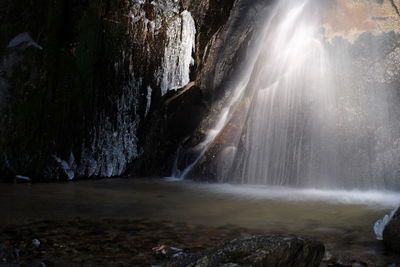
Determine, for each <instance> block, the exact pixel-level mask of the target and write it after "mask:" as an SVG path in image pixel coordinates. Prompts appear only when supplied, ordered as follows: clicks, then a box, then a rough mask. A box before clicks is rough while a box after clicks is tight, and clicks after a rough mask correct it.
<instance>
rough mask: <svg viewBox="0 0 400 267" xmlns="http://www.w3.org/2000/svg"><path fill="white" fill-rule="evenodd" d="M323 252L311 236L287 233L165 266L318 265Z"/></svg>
mask: <svg viewBox="0 0 400 267" xmlns="http://www.w3.org/2000/svg"><path fill="white" fill-rule="evenodd" d="M324 252H325V247H324V245H323V244H322V243H321V242H320V241H316V240H312V239H306V238H301V237H296V236H288V235H272V236H252V237H247V238H238V239H234V240H232V241H230V242H228V243H225V244H223V245H221V246H219V247H216V248H213V249H209V250H206V251H202V252H199V253H197V254H192V255H188V256H183V257H180V258H177V259H176V260H174V261H172V262H170V263H169V264H167V266H168V267H179V266H191V267H207V266H210V267H211V266H213V267H214V266H296V267H301V266H319V264H320V263H321V261H322V258H323V256H324Z"/></svg>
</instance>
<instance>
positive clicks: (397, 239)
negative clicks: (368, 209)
mask: <svg viewBox="0 0 400 267" xmlns="http://www.w3.org/2000/svg"><path fill="white" fill-rule="evenodd" d="M383 243H384V244H385V246H386V247H387V248H389V249H390V250H392V251H394V252H396V253H400V209H399V210H397V212H396V213H395V214H394V215H393V217H392V219H391V220H390V221H389V223H388V224H387V225H386V227H385V229H384V230H383Z"/></svg>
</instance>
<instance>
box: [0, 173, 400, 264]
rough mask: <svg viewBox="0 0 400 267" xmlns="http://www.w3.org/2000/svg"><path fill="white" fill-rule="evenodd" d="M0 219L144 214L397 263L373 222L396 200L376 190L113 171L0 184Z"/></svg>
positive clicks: (399, 199)
mask: <svg viewBox="0 0 400 267" xmlns="http://www.w3.org/2000/svg"><path fill="white" fill-rule="evenodd" d="M0 192H1V193H0V210H1V214H2V216H0V225H2V226H5V225H10V224H11V225H13V224H24V223H29V222H32V221H36V220H42V219H52V220H63V221H65V220H72V219H74V218H76V217H81V218H88V219H92V220H93V219H97V218H98V219H101V218H114V219H120V218H121V219H123V218H128V219H145V220H152V221H157V220H168V221H172V222H185V223H191V224H202V225H207V226H210V227H221V226H224V225H227V224H231V225H234V226H238V227H244V228H246V229H250V230H252V231H254V232H255V233H264V234H273V233H286V234H296V235H303V236H306V237H313V238H318V239H320V240H322V241H323V242H324V243H325V245H326V247H327V250H328V251H330V252H331V253H332V254H333V255H334V256H335V257H340V258H346V259H356V260H360V261H364V262H367V263H369V264H370V265H371V264H376V265H384V264H388V263H395V262H398V263H400V260H399V259H398V258H397V257H396V256H394V255H390V254H387V253H386V252H384V250H383V246H382V243H381V242H380V241H377V240H376V238H375V235H374V233H373V224H374V223H375V221H376V220H378V219H379V218H381V217H382V216H383V215H385V214H387V213H389V212H390V211H391V210H392V209H393V208H395V207H396V206H397V205H398V203H399V202H400V194H398V193H394V192H378V191H368V192H361V191H327V190H326V191H324V190H316V189H307V190H296V189H288V188H270V187H262V186H241V185H223V184H198V183H192V182H186V181H181V182H179V181H176V182H168V181H163V180H159V179H113V180H98V181H82V182H71V183H65V184H34V185H11V184H2V185H0Z"/></svg>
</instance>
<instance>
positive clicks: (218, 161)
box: [180, 0, 400, 189]
mask: <svg viewBox="0 0 400 267" xmlns="http://www.w3.org/2000/svg"><path fill="white" fill-rule="evenodd" d="M330 5H331V6H330V7H329V9H328V10H329V11H328V12H327V15H326V17H324V21H323V28H324V32H323V34H324V41H325V42H324V48H325V49H326V51H327V55H328V56H329V59H331V60H332V63H333V64H335V66H340V68H336V69H335V72H334V73H332V75H333V77H334V80H335V82H336V83H335V85H337V92H336V93H337V95H338V96H340V98H339V97H338V99H337V103H338V112H340V114H342V115H343V116H340V117H339V118H338V122H337V125H338V128H339V130H338V131H337V132H338V133H340V135H338V137H339V138H341V140H343V142H342V144H341V145H340V146H338V151H340V153H341V154H342V155H346V156H345V157H342V159H343V160H348V161H351V162H352V164H347V166H351V168H347V167H343V168H342V169H341V170H340V171H339V172H338V173H339V174H338V175H337V176H338V177H346V178H347V179H346V181H345V182H344V183H346V184H347V185H346V186H348V187H349V188H354V187H356V188H368V187H370V186H371V185H370V184H368V182H366V181H367V179H359V177H373V179H375V181H382V180H384V181H385V184H386V185H387V187H389V188H391V189H398V181H397V180H398V175H399V172H398V170H399V169H400V160H399V158H398V155H400V153H399V151H400V150H399V148H400V147H399V144H400V142H399V140H400V128H399V125H400V121H399V118H400V114H399V109H398V107H397V106H398V103H399V101H400V94H399V90H398V88H400V69H399V66H400V64H399V59H400V26H399V25H400V16H399V15H398V13H397V11H396V10H397V9H396V5H393V4H392V3H391V1H389V0H384V1H375V0H371V1H341V0H337V1H330ZM241 17H242V20H244V21H245V19H244V16H241ZM254 17H256V16H254ZM223 58H228V56H224V57H223ZM209 77H212V78H215V79H217V77H218V75H209ZM221 91H223V92H225V93H226V92H229V89H226V88H224V89H223V90H221ZM228 97H229V96H228ZM354 99H357V101H355V102H356V103H354V101H353V102H352V100H354ZM249 106H250V108H251V99H249V98H246V97H244V98H243V100H242V102H241V103H240V104H239V105H237V107H236V108H235V110H234V111H232V114H233V115H232V119H231V120H230V121H229V122H228V123H227V124H226V126H225V128H224V129H223V130H222V131H221V132H220V134H219V135H218V136H217V138H215V139H214V141H213V143H212V144H211V145H210V146H209V149H208V151H207V152H206V153H205V154H204V156H203V157H202V159H200V160H199V162H198V164H197V165H196V167H195V168H194V169H193V171H192V172H191V175H190V177H191V178H193V179H201V180H204V179H207V180H211V181H221V182H232V181H236V182H239V183H241V182H242V177H241V176H240V175H236V176H235V174H237V173H240V172H241V170H243V166H242V164H243V162H245V160H244V154H245V153H246V151H245V149H244V147H243V145H244V144H245V143H246V130H245V127H246V126H245V125H246V121H247V118H246V115H245V114H246V112H247V110H249ZM383 107H388V110H390V111H389V113H390V115H389V116H388V118H387V119H383V118H378V119H375V117H374V116H378V115H377V114H382V113H383V112H382V108H383ZM218 112H219V110H218V107H213V112H212V114H214V115H215V114H218ZM358 114H366V117H365V120H367V121H368V120H370V121H374V120H376V123H375V122H373V123H372V122H367V123H364V124H363V122H361V123H360V119H359V117H358V116H359V115H358ZM243 117H244V118H243ZM205 121H206V122H207V120H205ZM357 124H360V126H359V127H354V125H357ZM211 128H212V127H210V124H208V125H207V124H204V123H203V124H202V127H201V134H203V135H205V134H206V133H207V132H208V131H209V130H210V129H211ZM349 129H350V130H349ZM360 129H362V130H360ZM389 133H390V134H389ZM199 135H200V134H199ZM349 136H355V137H356V138H349ZM199 139H204V138H199ZM381 140H384V141H381ZM355 144H356V145H355ZM371 144H374V145H371ZM356 146H357V147H358V148H361V147H364V148H368V150H367V149H354V147H356ZM192 147H195V145H192ZM369 148H371V149H369ZM189 151H190V150H189ZM193 151H194V150H193ZM194 153H196V151H194V152H193V153H191V154H194ZM188 154H189V153H188ZM191 154H189V155H188V156H187V157H186V158H192V159H193V156H191ZM189 161H190V160H189ZM185 162H187V160H186V159H183V160H182V163H181V165H180V167H181V168H183V167H184V166H185ZM344 165H346V164H343V166H344ZM186 166H187V164H186ZM365 166H371V168H369V169H367V168H365ZM351 176H352V177H351ZM353 177H354V179H352V178H353ZM371 180H372V179H371ZM377 184H379V183H377Z"/></svg>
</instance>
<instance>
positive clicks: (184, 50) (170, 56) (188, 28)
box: [159, 11, 196, 95]
mask: <svg viewBox="0 0 400 267" xmlns="http://www.w3.org/2000/svg"><path fill="white" fill-rule="evenodd" d="M195 35H196V26H195V23H194V20H193V18H192V16H191V14H190V12H188V11H183V12H182V13H181V14H180V16H178V17H176V18H175V19H174V20H173V21H172V22H171V23H170V25H169V26H168V29H167V46H166V48H165V54H164V60H163V63H162V66H161V69H160V73H159V78H160V87H161V94H162V95H164V94H166V93H167V91H169V90H176V89H178V88H181V87H183V86H185V85H186V84H188V83H189V82H190V66H191V65H192V64H193V58H192V52H193V50H194V48H195Z"/></svg>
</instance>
